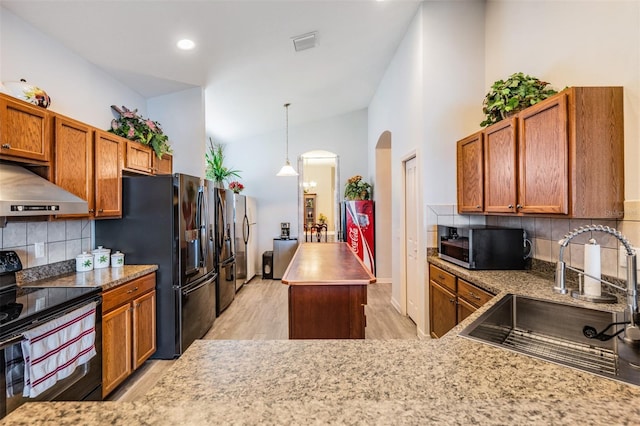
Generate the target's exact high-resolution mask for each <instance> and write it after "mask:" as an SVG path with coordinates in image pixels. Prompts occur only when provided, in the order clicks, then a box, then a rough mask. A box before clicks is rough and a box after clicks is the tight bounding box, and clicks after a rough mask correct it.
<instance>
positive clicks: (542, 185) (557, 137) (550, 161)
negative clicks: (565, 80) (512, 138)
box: [518, 94, 569, 214]
mask: <svg viewBox="0 0 640 426" xmlns="http://www.w3.org/2000/svg"><path fill="white" fill-rule="evenodd" d="M518 126H519V127H518V151H519V152H518V157H519V170H518V172H519V185H518V202H519V204H520V206H519V207H518V211H520V212H522V213H547V214H548V213H555V214H567V213H568V212H569V207H568V204H569V171H568V169H569V137H568V127H567V96H566V94H560V95H558V96H554V97H552V98H549V99H547V100H544V101H542V102H540V103H538V104H536V105H534V106H532V107H530V108H527V109H526V110H524V111H522V112H521V113H520V114H519V124H518Z"/></svg>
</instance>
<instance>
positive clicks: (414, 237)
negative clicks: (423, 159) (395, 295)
mask: <svg viewBox="0 0 640 426" xmlns="http://www.w3.org/2000/svg"><path fill="white" fill-rule="evenodd" d="M416 167H417V160H416V157H413V158H411V159H410V160H407V161H406V162H405V163H404V176H405V178H404V200H405V201H404V203H405V208H404V211H405V244H406V247H405V253H406V258H405V276H406V277H407V281H406V282H407V315H409V317H410V318H411V319H412V320H413V321H414V322H415V323H417V322H418V297H419V296H418V294H419V284H420V283H419V282H418V268H419V267H420V262H419V261H418V232H419V224H418V204H417V202H416V200H417V199H418V191H417V176H416V174H417V173H416Z"/></svg>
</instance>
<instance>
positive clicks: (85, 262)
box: [76, 251, 93, 272]
mask: <svg viewBox="0 0 640 426" xmlns="http://www.w3.org/2000/svg"><path fill="white" fill-rule="evenodd" d="M91 270H93V255H92V254H91V253H87V252H86V251H83V252H82V254H79V255H77V256H76V271H78V272H86V271H91Z"/></svg>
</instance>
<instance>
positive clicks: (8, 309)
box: [0, 303, 24, 324]
mask: <svg viewBox="0 0 640 426" xmlns="http://www.w3.org/2000/svg"><path fill="white" fill-rule="evenodd" d="M23 307H24V305H23V304H22V303H7V304H6V305H4V306H1V307H0V324H4V323H5V322H9V321H12V320H14V319H16V318H18V317H19V316H20V314H21V313H22V308H23Z"/></svg>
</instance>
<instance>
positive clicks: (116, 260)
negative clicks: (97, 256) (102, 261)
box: [111, 251, 124, 268]
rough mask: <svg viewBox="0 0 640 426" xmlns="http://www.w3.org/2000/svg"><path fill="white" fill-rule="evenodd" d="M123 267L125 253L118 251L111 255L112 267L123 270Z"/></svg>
mask: <svg viewBox="0 0 640 426" xmlns="http://www.w3.org/2000/svg"><path fill="white" fill-rule="evenodd" d="M122 266H124V253H120V252H119V251H116V252H115V253H113V254H112V255H111V267H112V268H121V267H122Z"/></svg>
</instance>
